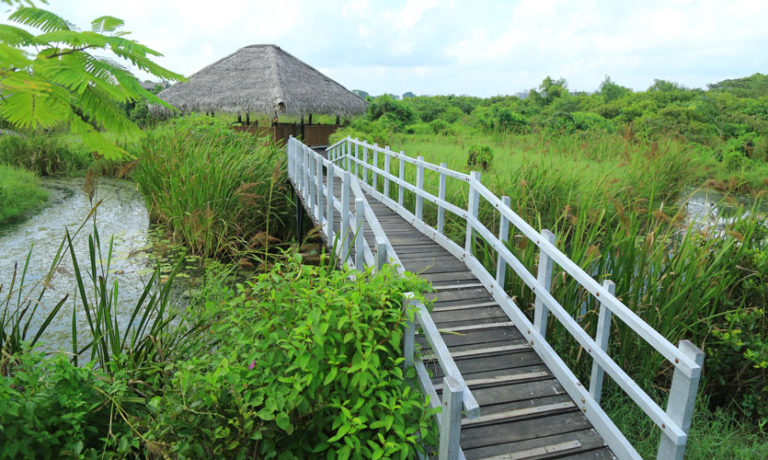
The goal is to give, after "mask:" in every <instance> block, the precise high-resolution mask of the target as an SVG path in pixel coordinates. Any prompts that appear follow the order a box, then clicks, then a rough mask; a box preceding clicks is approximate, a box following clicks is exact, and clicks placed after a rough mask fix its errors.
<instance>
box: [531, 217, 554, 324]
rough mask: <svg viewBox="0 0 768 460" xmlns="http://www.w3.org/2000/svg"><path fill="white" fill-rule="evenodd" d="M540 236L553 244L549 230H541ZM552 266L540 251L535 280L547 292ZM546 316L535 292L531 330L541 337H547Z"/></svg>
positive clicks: (547, 313) (543, 306) (539, 298)
mask: <svg viewBox="0 0 768 460" xmlns="http://www.w3.org/2000/svg"><path fill="white" fill-rule="evenodd" d="M541 236H542V237H544V239H545V240H547V241H549V242H550V243H552V244H555V234H554V233H552V232H550V231H549V230H542V232H541ZM552 266H553V261H552V259H551V258H550V257H549V256H548V255H547V253H546V252H544V251H543V250H540V252H539V272H538V277H537V278H536V279H537V281H538V282H539V284H541V285H542V286H543V288H544V290H545V291H547V292H549V288H550V286H551V285H552ZM548 316H549V310H548V309H547V306H546V305H544V301H543V300H541V296H540V295H539V293H538V292H536V301H535V302H534V304H533V328H534V329H536V330H537V331H539V334H541V336H542V337H546V336H547V318H548Z"/></svg>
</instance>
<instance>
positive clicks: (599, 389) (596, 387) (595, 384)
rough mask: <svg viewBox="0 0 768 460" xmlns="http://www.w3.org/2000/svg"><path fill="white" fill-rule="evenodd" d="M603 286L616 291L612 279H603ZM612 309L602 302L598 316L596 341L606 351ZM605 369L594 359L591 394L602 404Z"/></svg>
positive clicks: (590, 382)
mask: <svg viewBox="0 0 768 460" xmlns="http://www.w3.org/2000/svg"><path fill="white" fill-rule="evenodd" d="M603 287H604V288H605V289H607V290H608V292H610V293H611V295H613V294H615V293H616V284H615V283H614V282H613V281H611V280H605V281H603ZM611 316H612V314H611V309H610V308H608V306H607V305H605V303H604V302H602V301H601V302H600V313H599V316H598V318H597V333H596V334H595V342H597V345H598V346H599V347H600V348H601V349H602V350H603V351H605V352H607V351H608V340H609V338H610V336H611ZM604 375H605V371H604V370H603V368H602V367H600V365H599V364H598V363H597V361H594V360H593V361H592V373H591V374H590V377H589V395H590V396H592V399H594V400H595V402H597V403H598V404H600V399H602V397H603V376H604Z"/></svg>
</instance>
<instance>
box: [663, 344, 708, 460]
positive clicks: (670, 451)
mask: <svg viewBox="0 0 768 460" xmlns="http://www.w3.org/2000/svg"><path fill="white" fill-rule="evenodd" d="M677 349H678V350H680V353H681V354H682V355H683V356H686V357H688V358H690V359H692V360H693V361H694V362H695V363H696V364H698V365H699V366H702V365H703V364H704V352H703V351H701V350H700V349H699V348H698V347H696V345H694V344H693V343H691V342H689V341H688V340H681V341H680V344H679V345H678V346H677ZM700 378H701V373H696V374H695V377H688V376H687V375H685V373H684V372H683V371H681V370H680V369H679V368H677V367H676V368H675V372H674V374H672V386H671V387H670V388H669V399H668V401H667V415H669V417H670V418H671V419H672V420H673V421H674V422H675V423H677V424H678V425H679V426H680V429H682V430H683V431H684V432H685V433H686V434H687V433H688V429H689V428H690V427H691V417H692V416H693V408H694V406H695V405H696V392H697V390H698V388H699V379H700ZM665 428H666V427H662V433H661V441H660V442H659V451H658V453H657V454H656V458H657V460H667V459H671V460H682V459H683V456H684V454H685V445H686V442H687V439H683V441H682V442H681V443H680V444H677V445H675V443H674V442H673V441H672V440H671V439H669V437H668V436H667V434H668V431H667V430H666V429H665Z"/></svg>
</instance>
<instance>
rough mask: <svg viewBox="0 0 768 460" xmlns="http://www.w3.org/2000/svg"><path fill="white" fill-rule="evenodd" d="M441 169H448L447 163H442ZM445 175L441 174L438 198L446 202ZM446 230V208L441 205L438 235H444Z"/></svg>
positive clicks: (438, 212) (439, 207)
mask: <svg viewBox="0 0 768 460" xmlns="http://www.w3.org/2000/svg"><path fill="white" fill-rule="evenodd" d="M440 167H441V168H447V167H448V165H447V164H445V162H442V163H440ZM445 179H446V178H445V173H442V172H441V173H440V186H439V187H438V190H437V197H438V198H440V199H441V200H445ZM444 229H445V208H443V207H442V206H441V205H439V204H438V205H437V233H441V234H442V233H443V230H444Z"/></svg>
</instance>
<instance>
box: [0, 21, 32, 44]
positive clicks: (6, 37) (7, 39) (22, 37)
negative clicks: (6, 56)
mask: <svg viewBox="0 0 768 460" xmlns="http://www.w3.org/2000/svg"><path fill="white" fill-rule="evenodd" d="M0 41H2V42H3V43H5V44H7V45H11V46H27V45H30V44H32V43H35V36H34V35H32V34H31V33H29V32H27V31H26V30H24V29H21V28H19V27H16V26H11V25H8V24H0Z"/></svg>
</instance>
